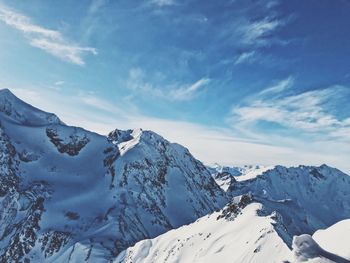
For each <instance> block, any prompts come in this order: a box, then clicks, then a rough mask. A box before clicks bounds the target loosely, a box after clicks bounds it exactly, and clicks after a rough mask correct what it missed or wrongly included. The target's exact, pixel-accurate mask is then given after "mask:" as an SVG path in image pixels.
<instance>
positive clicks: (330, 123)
mask: <svg viewBox="0 0 350 263" xmlns="http://www.w3.org/2000/svg"><path fill="white" fill-rule="evenodd" d="M292 82H293V81H292V79H291V78H288V79H286V80H284V81H281V82H280V83H278V84H277V85H276V86H273V87H271V88H268V89H266V90H264V91H263V92H262V94H263V95H264V94H265V95H266V94H267V93H270V94H271V93H273V92H281V91H283V90H284V89H286V88H287V87H288V86H289V85H291V83H292ZM348 95H349V90H348V89H346V88H345V87H341V86H332V87H329V88H325V89H319V90H312V91H307V92H303V93H300V94H297V95H281V94H280V95H279V96H272V95H271V96H262V97H258V98H256V97H255V98H254V99H252V100H251V101H249V102H248V103H247V105H244V106H238V107H234V108H233V109H232V118H233V119H234V120H235V123H237V122H238V123H240V125H243V126H246V125H254V124H259V123H260V122H261V121H265V122H269V123H275V124H278V125H281V126H282V127H285V128H288V129H295V130H298V131H302V132H305V133H313V134H322V138H323V139H327V138H328V139H331V138H333V139H334V138H337V139H339V140H350V133H349V129H350V125H349V121H348V119H341V118H339V117H337V116H336V115H335V114H334V113H333V112H332V108H331V107H330V105H332V103H333V104H334V103H336V102H337V100H338V98H340V97H341V96H345V97H346V96H348ZM331 102H332V103H331Z"/></svg>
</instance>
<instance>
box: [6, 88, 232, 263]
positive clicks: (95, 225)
mask: <svg viewBox="0 0 350 263" xmlns="http://www.w3.org/2000/svg"><path fill="white" fill-rule="evenodd" d="M0 103H1V106H0V123H1V124H0V133H1V136H0V149H1V156H0V169H1V176H0V186H1V188H0V196H1V197H0V261H1V262H18V261H21V262H29V261H30V262H44V261H45V262H57V261H61V262H68V261H72V262H84V261H89V262H99V261H101V262H106V261H107V260H111V259H112V258H114V257H115V256H117V255H118V254H119V252H120V251H122V250H124V249H126V248H127V247H128V246H130V245H133V244H134V243H135V242H137V241H139V240H142V239H145V238H150V237H155V236H157V235H159V234H162V233H164V232H166V231H168V230H170V229H173V228H175V227H179V226H181V225H184V224H188V223H191V222H193V221H194V220H196V219H197V218H199V217H201V216H203V215H206V214H208V213H211V212H213V211H214V210H216V209H219V208H220V207H222V206H223V205H224V204H225V203H226V202H227V199H226V196H225V195H224V193H223V191H222V190H221V189H220V188H219V187H218V186H217V185H216V183H215V181H214V180H213V178H212V177H211V175H210V173H209V172H208V171H207V169H206V168H205V166H203V164H202V163H201V162H199V161H197V160H196V159H194V158H193V157H192V155H191V154H190V153H189V151H188V150H187V149H185V148H184V147H182V146H180V145H178V144H172V143H169V142H168V141H167V140H165V139H163V138H162V137H161V136H159V135H157V134H155V133H153V132H151V131H142V130H133V131H132V130H129V131H119V130H115V131H113V132H111V133H110V134H109V135H108V136H101V135H98V134H95V133H92V132H89V131H86V130H84V129H81V128H77V127H69V126H66V125H64V123H63V122H61V121H60V120H59V118H58V117H56V116H55V115H54V114H50V113H46V112H43V111H40V110H38V109H36V108H33V107H32V106H30V105H28V104H26V103H24V102H23V101H21V100H19V99H18V98H16V97H15V96H14V95H13V94H12V93H11V92H10V91H8V90H2V91H1V92H0Z"/></svg>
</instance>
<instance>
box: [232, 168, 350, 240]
mask: <svg viewBox="0 0 350 263" xmlns="http://www.w3.org/2000/svg"><path fill="white" fill-rule="evenodd" d="M247 192H250V193H252V194H253V196H255V198H256V199H257V200H258V201H259V202H260V203H262V204H263V209H262V211H261V212H260V213H261V214H262V215H270V214H271V213H273V214H274V215H275V218H276V222H277V223H276V229H277V231H278V233H279V235H280V236H281V237H282V238H283V239H284V241H285V242H286V243H287V244H288V245H289V246H291V244H292V238H293V236H294V235H301V234H312V233H313V232H314V231H316V230H317V229H322V228H326V227H328V226H331V225H332V224H334V223H336V222H338V221H340V220H343V219H347V218H350V176H348V175H346V174H344V173H342V172H341V171H339V170H337V169H334V168H331V167H328V166H326V165H322V166H320V167H311V166H299V167H292V168H286V167H282V166H277V167H276V168H274V169H272V170H268V171H266V172H264V173H262V174H261V175H258V176H257V177H256V178H254V179H251V180H246V181H242V182H235V183H233V184H231V186H230V188H229V190H228V193H230V194H231V195H232V196H235V195H241V194H244V193H247Z"/></svg>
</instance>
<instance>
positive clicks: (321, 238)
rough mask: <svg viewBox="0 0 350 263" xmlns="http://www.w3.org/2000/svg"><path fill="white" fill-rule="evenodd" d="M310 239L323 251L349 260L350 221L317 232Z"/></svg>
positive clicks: (343, 221)
mask: <svg viewBox="0 0 350 263" xmlns="http://www.w3.org/2000/svg"><path fill="white" fill-rule="evenodd" d="M312 237H313V239H315V240H316V242H317V243H318V244H319V245H320V246H321V247H322V248H323V249H325V250H327V251H329V252H331V253H334V254H336V255H338V256H341V257H343V258H346V259H347V260H350V219H347V220H342V221H340V222H338V223H336V224H334V225H332V226H331V227H329V228H326V229H321V230H317V231H316V232H315V233H314V234H313V235H312ZM335 241H336V242H335Z"/></svg>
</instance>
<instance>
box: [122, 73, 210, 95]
mask: <svg viewBox="0 0 350 263" xmlns="http://www.w3.org/2000/svg"><path fill="white" fill-rule="evenodd" d="M145 76H146V74H145V72H144V71H143V70H142V69H140V68H132V69H131V70H130V71H129V78H128V81H127V86H128V88H129V89H130V90H132V91H134V92H142V93H144V94H147V95H151V96H153V97H157V98H162V99H166V100H169V101H188V100H192V99H194V98H195V97H196V96H197V95H198V93H199V92H200V91H202V90H203V88H204V87H205V86H206V85H208V84H209V82H210V79H209V78H201V79H199V80H197V81H196V82H194V83H192V84H180V85H177V84H172V85H165V86H160V85H154V84H152V83H151V82H149V81H148V80H146V78H145Z"/></svg>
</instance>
